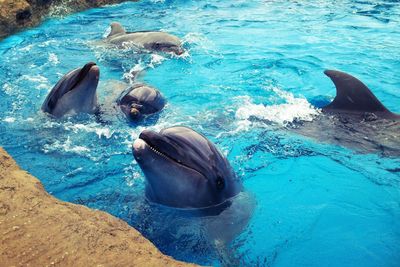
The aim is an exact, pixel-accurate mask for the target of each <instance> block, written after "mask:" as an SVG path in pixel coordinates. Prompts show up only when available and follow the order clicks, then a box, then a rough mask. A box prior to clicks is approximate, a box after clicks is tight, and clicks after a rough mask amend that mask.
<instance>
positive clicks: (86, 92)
mask: <svg viewBox="0 0 400 267" xmlns="http://www.w3.org/2000/svg"><path fill="white" fill-rule="evenodd" d="M99 75H100V70H99V68H98V67H97V66H96V64H95V63H93V62H89V63H87V64H86V65H85V66H83V68H78V69H75V70H72V71H70V72H68V73H67V74H65V75H64V76H63V77H62V78H61V79H60V80H59V81H58V83H57V84H56V85H55V86H54V87H53V89H52V90H51V91H50V93H49V94H48V95H47V97H46V99H45V101H44V103H43V105H42V110H43V111H44V112H46V113H49V114H51V115H53V116H54V117H57V118H59V117H62V116H64V115H66V114H69V115H73V114H77V113H94V112H95V111H96V110H97V94H96V89H97V85H98V82H99Z"/></svg>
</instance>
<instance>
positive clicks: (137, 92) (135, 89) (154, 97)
mask: <svg viewBox="0 0 400 267" xmlns="http://www.w3.org/2000/svg"><path fill="white" fill-rule="evenodd" d="M117 103H118V105H119V107H120V108H121V110H122V112H123V113H124V114H125V116H126V117H127V118H128V119H129V120H131V121H138V120H140V119H141V118H143V116H146V115H150V114H154V113H157V112H159V111H161V110H162V109H163V108H164V106H165V99H164V97H163V96H162V95H161V93H160V91H158V90H157V89H155V88H153V87H151V86H148V85H146V84H141V83H137V84H134V85H133V86H131V87H129V88H128V89H127V90H125V91H124V92H123V93H122V95H121V97H120V98H119V99H118V101H117Z"/></svg>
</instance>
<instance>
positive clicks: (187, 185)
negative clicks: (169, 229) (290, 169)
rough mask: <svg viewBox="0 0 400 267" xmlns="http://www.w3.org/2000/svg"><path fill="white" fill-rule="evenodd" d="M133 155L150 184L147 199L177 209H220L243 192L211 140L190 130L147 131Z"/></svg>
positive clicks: (180, 128)
mask: <svg viewBox="0 0 400 267" xmlns="http://www.w3.org/2000/svg"><path fill="white" fill-rule="evenodd" d="M133 155H134V157H135V159H136V161H137V162H138V163H139V166H140V168H141V169H142V171H143V173H144V175H145V177H146V180H147V184H146V194H147V197H148V198H149V199H150V200H151V201H154V202H157V203H160V204H163V205H167V206H171V207H177V208H205V207H211V206H216V205H218V204H221V203H223V202H224V201H225V200H227V199H229V198H231V197H233V196H235V195H236V194H238V193H239V192H240V190H241V183H240V181H239V179H238V178H237V177H236V175H235V173H234V171H233V169H232V167H231V166H230V164H229V162H228V161H227V159H226V158H225V157H224V156H223V155H222V154H221V153H220V152H219V151H218V149H217V148H216V147H215V146H214V144H212V143H211V142H210V141H209V140H208V139H207V138H205V137H204V136H202V135H200V134H199V133H197V132H195V131H193V130H192V129H189V128H186V127H171V128H167V129H164V130H162V131H160V132H159V133H156V132H153V131H148V130H145V131H143V132H142V133H141V134H140V136H139V138H138V139H137V140H135V142H134V144H133Z"/></svg>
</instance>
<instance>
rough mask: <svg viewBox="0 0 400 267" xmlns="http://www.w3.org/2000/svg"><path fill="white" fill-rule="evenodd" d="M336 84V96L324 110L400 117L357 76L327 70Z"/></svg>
mask: <svg viewBox="0 0 400 267" xmlns="http://www.w3.org/2000/svg"><path fill="white" fill-rule="evenodd" d="M324 73H325V75H326V76H328V77H329V78H330V79H331V80H332V81H333V83H334V84H335V86H336V97H335V99H334V100H333V101H332V103H330V104H329V105H327V106H325V107H323V108H322V110H324V111H327V112H333V113H340V112H346V111H347V112H351V113H365V112H370V113H374V114H375V115H377V116H378V117H381V118H385V119H400V116H399V115H396V114H394V113H392V112H390V111H389V110H388V109H387V108H386V107H385V106H384V105H383V104H382V103H381V102H380V101H379V100H378V99H377V98H376V96H375V95H374V94H373V93H372V92H371V90H370V89H368V87H367V86H366V85H365V84H363V83H362V82H361V81H360V80H358V79H357V78H355V77H353V76H351V75H349V74H347V73H344V72H341V71H337V70H325V71H324Z"/></svg>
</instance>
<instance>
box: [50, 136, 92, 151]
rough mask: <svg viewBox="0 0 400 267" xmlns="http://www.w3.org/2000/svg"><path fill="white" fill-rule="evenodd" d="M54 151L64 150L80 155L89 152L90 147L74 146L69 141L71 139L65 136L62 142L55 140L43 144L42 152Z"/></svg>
mask: <svg viewBox="0 0 400 267" xmlns="http://www.w3.org/2000/svg"><path fill="white" fill-rule="evenodd" d="M55 151H58V152H59V151H64V152H70V153H75V154H78V155H82V154H84V153H87V152H90V149H89V148H87V147H85V146H74V145H73V144H72V142H71V139H70V138H69V136H68V138H67V140H66V141H65V142H64V143H62V142H60V141H58V140H57V141H55V142H54V143H52V144H45V145H44V146H43V152H44V153H51V152H55Z"/></svg>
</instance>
